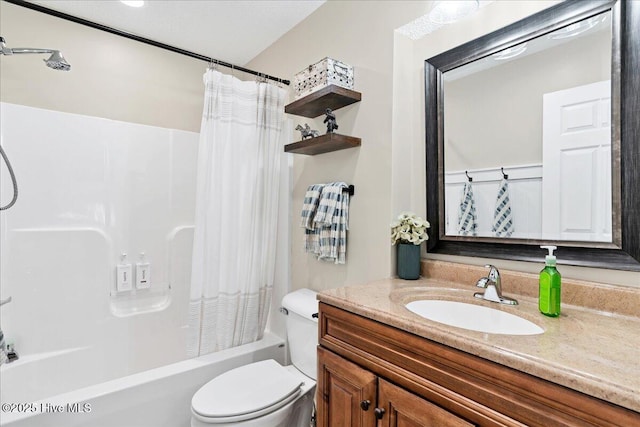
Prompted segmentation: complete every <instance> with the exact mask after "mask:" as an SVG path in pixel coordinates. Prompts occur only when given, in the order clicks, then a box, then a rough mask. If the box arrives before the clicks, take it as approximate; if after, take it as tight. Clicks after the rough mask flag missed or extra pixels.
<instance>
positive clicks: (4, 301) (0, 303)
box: [0, 297, 12, 306]
mask: <svg viewBox="0 0 640 427" xmlns="http://www.w3.org/2000/svg"><path fill="white" fill-rule="evenodd" d="M11 300H12V298H11V297H9V298H7V299H3V300H0V306H3V305H5V304H8V303H10V302H11Z"/></svg>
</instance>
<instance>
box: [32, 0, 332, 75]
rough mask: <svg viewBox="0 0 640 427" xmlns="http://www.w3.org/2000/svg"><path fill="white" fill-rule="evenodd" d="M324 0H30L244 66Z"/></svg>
mask: <svg viewBox="0 0 640 427" xmlns="http://www.w3.org/2000/svg"><path fill="white" fill-rule="evenodd" d="M324 2H325V0H277V1H276V0H257V1H256V0H235V1H234V0H199V1H198V0H147V1H146V2H145V5H144V6H143V7H141V8H133V7H129V6H126V5H124V4H122V3H121V2H120V1H117V0H72V1H69V0H48V1H31V3H36V4H38V5H41V6H44V7H46V8H49V9H53V10H57V11H59V12H64V13H67V14H70V15H74V16H77V17H80V18H84V19H87V20H89V21H93V22H97V23H99V24H103V25H106V26H109V27H113V28H116V29H118V30H121V31H125V32H128V33H133V34H135V35H138V36H142V37H146V38H149V39H152V40H155V41H158V42H161V43H165V44H168V45H171V46H175V47H179V48H181V49H185V50H189V51H191V52H195V53H199V54H201V55H205V56H209V57H212V58H216V59H219V60H221V61H226V62H230V63H232V64H235V65H245V64H246V63H247V62H249V61H250V60H251V59H253V58H254V57H256V56H257V55H258V54H259V53H260V52H262V51H263V50H264V49H266V48H267V47H269V46H270V45H271V44H272V43H273V42H275V41H276V40H277V39H278V38H280V37H281V36H282V35H283V34H285V33H286V32H287V31H289V30H290V29H292V28H293V27H295V26H296V25H297V24H298V23H300V22H301V21H302V20H304V19H305V18H306V17H307V16H308V15H310V14H311V13H312V12H313V11H315V10H316V9H317V8H318V7H320V6H321V5H322V4H323V3H324Z"/></svg>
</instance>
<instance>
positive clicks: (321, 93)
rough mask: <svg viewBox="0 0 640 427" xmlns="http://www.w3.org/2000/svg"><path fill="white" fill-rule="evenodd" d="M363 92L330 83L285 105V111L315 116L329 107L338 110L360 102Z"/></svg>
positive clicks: (298, 114)
mask: <svg viewBox="0 0 640 427" xmlns="http://www.w3.org/2000/svg"><path fill="white" fill-rule="evenodd" d="M361 99H362V94H361V93H360V92H356V91H355V90H350V89H345V88H343V87H340V86H336V85H329V86H327V87H324V88H322V89H320V90H318V91H316V92H313V93H311V94H309V95H307V96H304V97H302V98H300V99H298V100H296V101H293V102H292V103H291V104H288V105H286V106H285V107H284V112H285V113H288V114H295V115H296V116H303V117H309V118H314V117H318V116H320V115H322V114H324V112H325V110H326V109H327V108H331V109H332V110H337V109H338V108H342V107H345V106H347V105H350V104H353V103H354V102H359V101H360V100H361Z"/></svg>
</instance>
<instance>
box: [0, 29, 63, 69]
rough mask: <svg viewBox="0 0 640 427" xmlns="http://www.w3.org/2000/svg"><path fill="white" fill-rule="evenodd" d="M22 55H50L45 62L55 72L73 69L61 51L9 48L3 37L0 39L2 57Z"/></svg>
mask: <svg viewBox="0 0 640 427" xmlns="http://www.w3.org/2000/svg"><path fill="white" fill-rule="evenodd" d="M22 53H50V54H51V56H50V57H49V59H45V60H44V62H45V64H47V67H49V68H53V69H54V70H62V71H69V70H70V69H71V64H69V63H68V62H67V60H66V59H64V56H62V52H60V51H59V50H53V49H34V48H30V47H14V48H8V47H7V46H6V44H5V40H4V38H3V37H0V54H2V55H17V54H22Z"/></svg>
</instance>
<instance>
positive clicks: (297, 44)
mask: <svg viewBox="0 0 640 427" xmlns="http://www.w3.org/2000/svg"><path fill="white" fill-rule="evenodd" d="M429 5H430V2H424V1H409V2H406V1H329V2H327V3H326V4H324V5H323V6H321V7H320V8H319V9H318V10H317V11H316V12H315V13H313V14H312V15H310V16H309V17H308V18H307V19H306V20H305V21H303V22H302V23H301V24H300V25H298V26H297V27H295V28H294V29H293V30H291V31H290V32H289V33H287V34H285V35H284V36H283V37H281V38H280V39H279V40H278V41H277V42H275V43H274V44H273V45H272V46H271V47H269V48H268V49H266V50H265V51H264V52H263V53H262V54H260V55H259V56H258V57H257V58H255V59H254V60H253V61H251V62H250V63H249V66H250V68H254V69H259V70H264V71H265V72H267V73H270V74H274V75H278V76H282V77H285V78H289V79H293V76H294V75H295V74H296V73H297V72H299V71H300V70H302V69H303V68H305V67H306V66H307V65H309V64H312V63H315V62H317V61H319V60H320V59H322V58H324V57H326V56H330V57H332V58H335V59H338V60H340V61H343V62H346V63H348V64H350V65H352V66H354V69H355V90H357V91H359V92H361V93H362V102H360V103H356V104H353V105H351V106H348V107H345V108H343V109H340V110H337V111H336V116H337V122H338V125H339V126H340V127H339V129H338V133H341V134H345V135H353V136H357V137H360V138H362V146H361V147H360V148H354V149H348V150H342V151H336V152H333V153H327V154H321V155H317V156H309V157H307V156H301V155H295V156H294V163H293V178H292V179H293V202H292V212H291V218H292V220H291V224H292V226H291V227H292V230H291V231H292V233H291V236H292V244H291V248H292V254H291V260H292V263H291V264H292V287H293V288H294V289H296V288H302V287H310V288H313V289H316V290H320V289H328V288H333V287H338V286H344V285H349V284H355V283H362V282H366V281H370V280H375V279H380V278H384V277H388V276H389V275H390V274H391V273H390V271H391V270H390V263H391V256H390V253H391V249H392V248H391V246H390V241H389V224H390V222H391V218H392V211H391V204H390V199H391V195H392V191H391V148H392V144H391V139H392V137H391V121H392V96H393V85H392V82H393V80H392V74H393V42H394V39H393V30H394V29H395V28H397V27H399V26H401V25H403V24H405V23H407V22H409V21H411V20H413V19H415V18H416V17H417V16H420V15H422V14H424V13H425V12H426V11H427V10H428V9H429ZM291 118H292V119H293V124H294V126H295V124H296V123H302V124H304V123H305V122H308V123H309V124H310V125H311V126H312V127H314V128H315V129H319V130H320V131H321V132H322V133H324V131H325V130H326V128H325V127H324V126H323V124H322V120H323V117H320V118H318V119H316V120H315V121H314V120H310V119H307V118H304V117H296V116H291ZM296 136H297V137H298V136H299V133H297V132H296ZM335 180H343V181H346V182H348V183H350V184H354V185H355V196H354V197H353V198H352V200H351V206H350V212H349V216H350V223H349V227H350V230H349V236H348V252H347V264H346V265H334V264H330V263H326V262H321V261H317V260H316V259H315V258H314V257H313V256H311V255H309V254H306V253H304V252H303V232H302V229H301V228H300V227H299V223H300V220H299V218H300V209H301V207H302V200H303V197H304V193H305V190H306V188H307V186H308V185H310V184H313V183H320V182H328V181H335Z"/></svg>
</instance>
